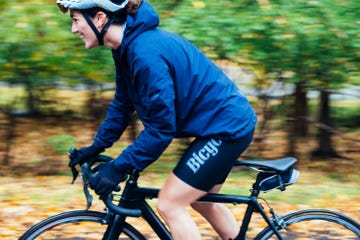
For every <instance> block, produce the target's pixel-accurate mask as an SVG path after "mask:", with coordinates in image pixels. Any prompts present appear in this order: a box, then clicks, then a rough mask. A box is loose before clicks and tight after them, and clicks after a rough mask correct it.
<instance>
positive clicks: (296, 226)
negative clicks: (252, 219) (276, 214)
mask: <svg viewBox="0 0 360 240" xmlns="http://www.w3.org/2000/svg"><path fill="white" fill-rule="evenodd" d="M274 224H275V225H276V228H277V230H278V231H279V233H280V234H281V236H282V238H283V239H285V240H288V239H322V240H326V239H341V240H346V239H353V240H355V239H357V240H359V239H360V224H359V223H357V222H356V221H354V220H352V219H351V218H349V217H347V216H345V215H343V214H341V213H337V212H333V211H329V210H303V211H299V212H295V213H292V214H289V215H287V216H285V217H283V218H281V219H280V221H278V222H277V223H274ZM280 225H281V226H282V227H281V226H280ZM255 239H279V238H278V237H277V236H276V235H275V233H274V232H273V230H272V229H271V228H270V227H267V228H265V229H264V230H263V231H262V232H260V233H259V235H258V236H257V237H256V238H255Z"/></svg>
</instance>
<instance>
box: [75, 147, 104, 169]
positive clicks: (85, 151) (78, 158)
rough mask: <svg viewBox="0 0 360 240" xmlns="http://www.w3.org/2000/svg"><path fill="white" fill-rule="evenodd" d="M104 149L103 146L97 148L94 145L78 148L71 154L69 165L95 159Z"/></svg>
mask: <svg viewBox="0 0 360 240" xmlns="http://www.w3.org/2000/svg"><path fill="white" fill-rule="evenodd" d="M103 151H104V149H103V148H97V147H95V146H93V145H91V146H89V147H83V148H80V149H79V150H76V152H74V153H72V154H69V157H70V162H69V167H74V166H76V165H78V164H79V165H82V164H83V163H84V162H87V161H89V160H92V159H94V158H95V157H97V156H98V155H99V154H100V153H101V152H103Z"/></svg>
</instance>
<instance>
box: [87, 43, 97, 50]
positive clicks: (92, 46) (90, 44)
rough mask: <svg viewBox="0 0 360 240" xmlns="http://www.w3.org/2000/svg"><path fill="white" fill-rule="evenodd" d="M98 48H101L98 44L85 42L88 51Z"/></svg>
mask: <svg viewBox="0 0 360 240" xmlns="http://www.w3.org/2000/svg"><path fill="white" fill-rule="evenodd" d="M97 46H99V44H98V43H97V42H85V48H86V49H91V48H95V47H97Z"/></svg>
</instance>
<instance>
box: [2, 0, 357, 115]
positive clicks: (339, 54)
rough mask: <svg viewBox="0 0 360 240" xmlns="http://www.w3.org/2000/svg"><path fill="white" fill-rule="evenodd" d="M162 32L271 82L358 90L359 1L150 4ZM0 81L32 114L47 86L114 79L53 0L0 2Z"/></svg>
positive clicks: (155, 0)
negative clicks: (22, 93) (17, 92)
mask: <svg viewBox="0 0 360 240" xmlns="http://www.w3.org/2000/svg"><path fill="white" fill-rule="evenodd" d="M151 3H152V4H153V5H154V6H155V8H156V9H157V10H158V12H159V14H160V17H161V27H163V28H166V29H168V30H170V31H173V32H176V33H178V34H180V35H182V36H184V37H185V38H187V39H189V40H190V41H192V42H193V43H194V44H195V45H197V46H198V47H200V48H201V49H202V50H203V51H204V52H205V53H206V54H207V55H208V56H210V57H211V58H212V59H228V60H231V61H235V62H237V63H239V64H241V65H242V66H245V67H249V68H250V69H251V70H252V71H253V72H254V73H255V75H256V76H257V77H258V78H257V80H258V81H257V82H256V87H263V86H268V85H269V84H270V83H271V82H272V81H273V80H278V81H279V80H280V81H285V82H291V83H297V82H303V83H305V84H307V85H309V86H312V87H315V88H338V87H342V86H344V85H346V84H349V83H351V84H360V80H359V79H360V64H359V61H360V21H359V18H358V16H359V15H360V4H358V0H321V1H317V0H315V1H307V0H294V1H287V0H266V1H265V0H258V1H255V0H238V1H230V0H209V1H190V0H167V1H159V0H151ZM0 6H1V10H0V11H1V14H2V16H3V19H5V21H3V22H2V27H1V29H2V30H1V31H2V33H3V34H1V35H0V71H1V73H2V74H1V76H0V81H5V82H8V83H11V84H22V85H23V86H25V88H26V90H27V93H28V97H27V98H28V108H30V109H31V108H32V107H33V106H32V105H34V103H33V101H34V99H36V96H37V94H38V95H39V94H41V93H39V92H38V91H39V89H41V87H43V86H46V87H52V86H57V85H62V84H64V83H65V84H67V85H68V84H70V85H71V84H79V83H82V84H94V83H104V82H108V81H113V77H114V66H113V61H112V58H111V52H110V50H109V49H106V48H102V47H101V48H96V49H92V50H86V49H85V48H84V46H83V43H82V41H81V40H79V39H78V38H77V36H76V35H72V34H71V32H70V30H71V21H70V18H69V15H63V14H62V13H61V12H60V11H59V10H58V9H57V7H56V5H55V0H29V1H21V0H11V1H10V0H1V1H0Z"/></svg>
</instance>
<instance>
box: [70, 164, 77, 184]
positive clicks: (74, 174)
mask: <svg viewBox="0 0 360 240" xmlns="http://www.w3.org/2000/svg"><path fill="white" fill-rule="evenodd" d="M71 173H72V181H71V184H74V182H75V180H76V179H77V177H78V176H79V171H78V170H77V169H76V168H75V166H72V167H71Z"/></svg>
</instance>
